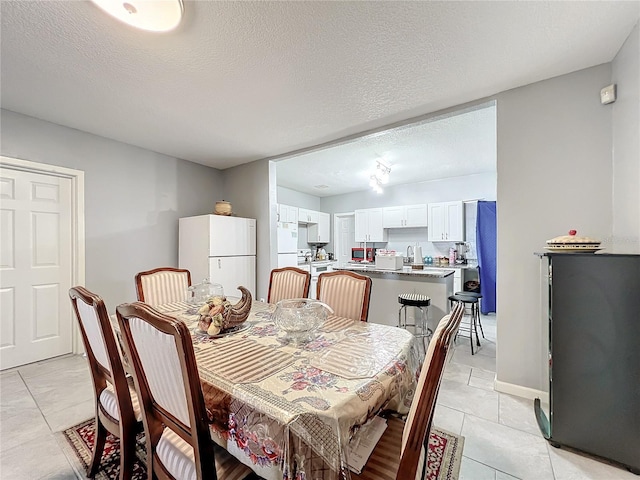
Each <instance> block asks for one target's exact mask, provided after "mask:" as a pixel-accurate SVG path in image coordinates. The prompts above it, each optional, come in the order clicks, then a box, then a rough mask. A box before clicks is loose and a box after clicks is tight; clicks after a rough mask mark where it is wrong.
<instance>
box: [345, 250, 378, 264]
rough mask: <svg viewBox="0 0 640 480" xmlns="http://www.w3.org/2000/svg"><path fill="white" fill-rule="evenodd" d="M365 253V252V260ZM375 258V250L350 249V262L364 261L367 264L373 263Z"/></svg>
mask: <svg viewBox="0 0 640 480" xmlns="http://www.w3.org/2000/svg"><path fill="white" fill-rule="evenodd" d="M365 251H366V258H365ZM375 256H376V249H375V248H369V247H367V248H363V247H353V248H352V249H351V261H352V262H363V261H365V260H366V261H367V262H373V261H374V260H375Z"/></svg>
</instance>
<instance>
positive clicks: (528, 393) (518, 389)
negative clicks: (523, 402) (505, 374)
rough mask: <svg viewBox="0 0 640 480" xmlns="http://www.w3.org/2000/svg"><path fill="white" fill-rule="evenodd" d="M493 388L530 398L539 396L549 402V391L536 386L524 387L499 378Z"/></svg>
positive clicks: (497, 390) (543, 400)
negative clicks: (538, 388)
mask: <svg viewBox="0 0 640 480" xmlns="http://www.w3.org/2000/svg"><path fill="white" fill-rule="evenodd" d="M493 388H494V390H495V391H496V392H502V393H508V394H509V395H515V396H516V397H522V398H528V399H529V400H535V399H536V398H539V399H540V401H541V402H542V403H547V404H548V403H549V392H543V391H542V390H536V389H535V388H529V387H523V386H522V385H516V384H515V383H507V382H501V381H500V380H497V379H496V380H494V383H493Z"/></svg>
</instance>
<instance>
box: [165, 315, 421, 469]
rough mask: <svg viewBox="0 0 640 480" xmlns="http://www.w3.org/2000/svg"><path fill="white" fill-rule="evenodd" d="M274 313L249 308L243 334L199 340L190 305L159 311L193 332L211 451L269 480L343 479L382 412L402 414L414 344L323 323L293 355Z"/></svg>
mask: <svg viewBox="0 0 640 480" xmlns="http://www.w3.org/2000/svg"><path fill="white" fill-rule="evenodd" d="M274 308H275V306H274V305H269V304H266V303H261V302H254V303H253V306H252V310H251V314H250V316H249V318H248V320H247V323H246V325H245V326H244V329H242V330H241V331H238V332H236V333H234V334H231V335H226V336H221V337H219V338H210V337H209V336H207V335H204V334H201V333H199V330H198V329H197V319H198V317H197V315H194V312H195V310H194V309H193V308H192V306H190V305H187V304H182V303H178V304H170V305H163V306H160V307H158V310H160V311H162V312H163V313H165V314H167V315H170V316H174V317H175V318H179V319H181V320H183V321H184V322H185V323H186V324H187V325H188V326H189V328H190V330H191V331H192V334H193V343H194V349H195V353H196V360H197V364H198V371H199V374H200V378H201V381H202V388H203V393H204V397H205V403H206V404H207V408H208V410H209V412H210V418H211V430H212V437H213V438H214V440H215V441H217V442H218V443H220V444H221V445H222V446H223V447H225V448H226V449H227V450H228V451H229V452H231V453H232V454H233V455H234V456H236V457H237V458H238V459H239V460H240V461H242V462H243V463H245V464H246V465H248V466H249V467H251V468H252V469H253V470H254V471H255V472H256V473H257V474H258V475H260V476H262V477H265V478H267V479H273V480H281V479H284V480H288V479H296V480H303V479H309V480H310V479H314V480H316V479H323V480H324V479H327V480H334V479H345V478H346V479H348V478H349V473H348V468H347V467H346V465H347V459H346V446H347V444H348V442H349V439H350V438H351V436H352V435H353V434H354V433H355V431H357V429H358V427H359V426H360V425H362V424H364V423H366V422H367V420H368V419H370V418H371V417H373V416H374V415H376V414H377V413H378V412H379V411H380V410H382V409H388V410H393V411H396V412H399V413H406V412H408V410H409V406H410V403H411V399H412V398H413V393H414V390H415V386H416V373H417V370H418V365H419V356H418V350H417V343H416V342H415V341H414V337H413V335H411V334H410V333H409V332H407V331H405V330H402V329H399V328H395V327H389V326H385V325H378V324H373V323H365V322H354V321H352V320H349V319H345V318H339V317H329V319H328V320H327V321H326V323H325V324H324V326H323V327H321V329H320V330H319V331H318V332H317V335H316V336H315V338H314V339H312V340H311V341H309V342H308V343H306V344H304V345H302V346H293V345H290V344H289V343H288V342H287V339H286V337H285V334H284V332H282V331H281V330H279V329H278V328H277V327H276V325H275V324H274V323H273V321H272V320H271V313H272V311H273V310H274Z"/></svg>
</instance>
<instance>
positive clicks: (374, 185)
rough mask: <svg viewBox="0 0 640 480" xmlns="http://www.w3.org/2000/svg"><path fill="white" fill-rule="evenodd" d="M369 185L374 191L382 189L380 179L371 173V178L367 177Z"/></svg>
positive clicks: (381, 190) (380, 191)
mask: <svg viewBox="0 0 640 480" xmlns="http://www.w3.org/2000/svg"><path fill="white" fill-rule="evenodd" d="M369 186H370V187H371V188H373V191H374V192H376V193H382V192H383V191H384V190H383V189H382V184H381V183H380V180H379V179H378V178H377V177H376V176H375V175H371V178H370V179H369Z"/></svg>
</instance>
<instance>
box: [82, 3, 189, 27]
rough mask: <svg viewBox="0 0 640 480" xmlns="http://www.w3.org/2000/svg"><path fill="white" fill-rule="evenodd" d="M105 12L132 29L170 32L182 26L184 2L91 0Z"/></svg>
mask: <svg viewBox="0 0 640 480" xmlns="http://www.w3.org/2000/svg"><path fill="white" fill-rule="evenodd" d="M91 1H92V2H93V3H95V4H96V5H97V6H98V7H100V8H101V9H102V10H103V11H105V12H107V13H108V14H109V15H111V16H113V17H115V18H117V19H118V20H120V21H121V22H124V23H126V24H128V25H131V26H132V27H136V28H140V29H142V30H147V31H150V32H168V31H170V30H173V29H174V28H176V27H177V26H178V25H179V24H180V20H182V14H183V12H184V6H183V5H182V0H130V1H125V2H123V1H118V0H91Z"/></svg>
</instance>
